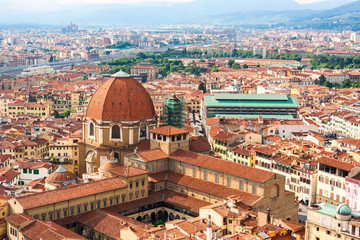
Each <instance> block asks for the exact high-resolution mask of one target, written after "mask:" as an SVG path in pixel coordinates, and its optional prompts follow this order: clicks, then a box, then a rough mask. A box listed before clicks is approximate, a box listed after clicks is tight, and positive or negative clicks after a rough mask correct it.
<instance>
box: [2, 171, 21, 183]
mask: <svg viewBox="0 0 360 240" xmlns="http://www.w3.org/2000/svg"><path fill="white" fill-rule="evenodd" d="M19 174H20V173H19V172H15V171H12V170H9V171H6V172H4V173H3V174H1V175H0V182H3V183H9V182H11V181H12V180H13V179H14V178H16V177H17V176H18V175H19Z"/></svg>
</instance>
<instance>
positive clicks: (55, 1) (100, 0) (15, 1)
mask: <svg viewBox="0 0 360 240" xmlns="http://www.w3.org/2000/svg"><path fill="white" fill-rule="evenodd" d="M191 1H194V0H30V1H29V0H11V1H9V0H0V3H1V5H2V6H3V7H4V6H10V7H16V6H17V7H21V6H24V5H26V6H33V7H31V8H42V6H44V5H46V6H56V5H58V6H59V5H67V4H114V3H126V4H138V3H145V2H168V3H177V2H191ZM239 1H240V2H241V0H239ZM269 1H271V0H269ZM272 1H276V0H272ZM295 1H297V2H298V3H314V2H322V1H325V0H295Z"/></svg>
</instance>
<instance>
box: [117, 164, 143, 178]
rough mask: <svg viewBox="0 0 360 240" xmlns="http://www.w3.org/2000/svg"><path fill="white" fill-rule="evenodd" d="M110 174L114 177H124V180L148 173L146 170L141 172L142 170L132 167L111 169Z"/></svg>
mask: <svg viewBox="0 0 360 240" xmlns="http://www.w3.org/2000/svg"><path fill="white" fill-rule="evenodd" d="M110 172H111V173H114V174H116V175H120V176H123V177H126V178H127V177H133V176H138V175H143V174H147V173H148V171H146V170H142V169H139V168H136V167H132V166H121V167H117V168H112V169H110Z"/></svg>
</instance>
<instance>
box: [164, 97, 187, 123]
mask: <svg viewBox="0 0 360 240" xmlns="http://www.w3.org/2000/svg"><path fill="white" fill-rule="evenodd" d="M169 125H170V126H174V127H178V128H184V127H185V100H184V99H183V98H179V97H177V96H176V95H175V94H174V95H173V96H171V97H167V98H165V99H164V115H163V126H169Z"/></svg>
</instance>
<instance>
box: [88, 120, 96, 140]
mask: <svg viewBox="0 0 360 240" xmlns="http://www.w3.org/2000/svg"><path fill="white" fill-rule="evenodd" d="M89 136H92V137H93V136H95V125H94V123H90V127H89Z"/></svg>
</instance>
